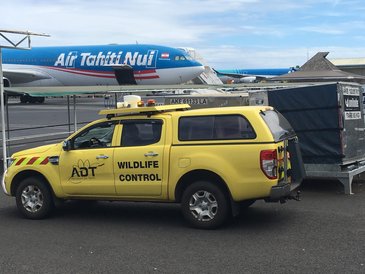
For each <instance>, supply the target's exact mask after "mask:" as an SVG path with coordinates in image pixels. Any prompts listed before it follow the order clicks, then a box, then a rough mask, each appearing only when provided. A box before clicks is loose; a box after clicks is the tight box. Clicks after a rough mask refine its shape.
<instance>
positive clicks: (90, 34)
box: [0, 0, 365, 69]
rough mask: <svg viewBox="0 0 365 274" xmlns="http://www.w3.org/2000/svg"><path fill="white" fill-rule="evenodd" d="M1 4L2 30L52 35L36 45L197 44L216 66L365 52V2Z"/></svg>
mask: <svg viewBox="0 0 365 274" xmlns="http://www.w3.org/2000/svg"><path fill="white" fill-rule="evenodd" d="M0 9H1V17H0V29H7V30H23V31H25V30H27V31H31V32H36V33H47V34H50V35H51V37H33V38H32V46H33V47H36V46H58V45H89V44H90V45H103V44H112V43H113V44H134V43H139V44H158V45H166V46H172V47H192V48H195V49H196V51H197V52H198V53H199V54H200V55H201V56H202V57H203V58H204V60H205V62H206V63H207V64H208V65H210V66H211V67H214V68H216V69H230V68H286V67H292V66H300V65H302V64H304V63H305V62H306V61H307V60H308V58H310V57H312V56H313V55H314V54H315V53H317V52H318V51H328V52H330V54H329V55H328V56H327V58H328V59H330V60H331V59H337V58H360V57H365V45H364V44H365V2H364V1H363V0H347V1H341V0H300V1H290V0H127V1H126V0H103V1H100V0H6V1H2V3H1V6H0ZM0 44H3V43H1V40H0Z"/></svg>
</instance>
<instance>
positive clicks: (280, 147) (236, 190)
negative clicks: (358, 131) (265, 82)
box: [2, 103, 303, 228]
mask: <svg viewBox="0 0 365 274" xmlns="http://www.w3.org/2000/svg"><path fill="white" fill-rule="evenodd" d="M189 108H190V107H189V105H186V104H180V105H165V106H154V105H153V103H151V105H149V106H142V107H140V106H132V107H131V106H130V105H128V104H127V105H125V107H123V108H117V109H107V110H102V111H100V114H101V115H104V117H105V118H103V119H100V120H97V121H94V122H92V123H90V124H88V125H86V126H85V127H83V128H82V129H80V130H79V131H77V132H75V133H74V134H72V135H71V136H70V137H69V138H67V139H66V140H65V141H63V142H62V143H58V144H53V145H46V146H41V147H37V148H33V149H28V150H24V151H20V152H17V153H15V154H13V155H12V157H11V159H10V162H9V168H8V169H7V171H6V172H5V174H4V176H3V181H2V187H3V190H4V192H5V193H6V194H7V195H11V196H15V199H16V204H17V207H18V209H19V211H20V212H21V213H22V214H23V215H24V216H25V217H26V218H30V219H41V218H45V217H47V216H48V215H50V213H51V212H52V211H53V210H54V208H55V200H59V199H61V200H69V199H89V200H90V199H92V200H108V201H114V200H124V201H126V200H127V201H151V202H176V203H181V209H182V213H183V215H184V217H185V218H186V220H187V221H188V222H189V223H190V224H191V225H192V226H194V227H198V228H216V227H218V226H220V225H222V224H223V223H224V222H225V221H226V220H227V218H229V217H230V216H232V214H236V213H237V208H239V207H240V205H246V206H249V205H250V204H252V203H253V202H254V201H255V200H257V199H265V200H266V201H281V202H284V201H285V200H287V199H288V198H290V197H293V195H292V193H293V190H294V189H295V188H296V187H298V185H299V184H300V182H301V179H302V174H303V173H302V170H303V168H302V166H303V164H302V162H301V157H300V153H299V149H298V142H297V139H296V135H295V133H294V131H293V130H292V128H291V127H290V125H289V123H288V122H287V120H286V119H285V118H284V117H283V116H282V115H281V114H280V113H278V112H276V111H275V110H274V109H273V108H272V107H266V106H259V107H225V108H208V109H197V110H189Z"/></svg>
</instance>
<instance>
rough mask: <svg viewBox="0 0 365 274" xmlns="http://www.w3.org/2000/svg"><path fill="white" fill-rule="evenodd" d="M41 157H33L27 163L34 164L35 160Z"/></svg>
mask: <svg viewBox="0 0 365 274" xmlns="http://www.w3.org/2000/svg"><path fill="white" fill-rule="evenodd" d="M38 158H39V157H33V158H32V159H30V160H29V161H28V163H27V165H33V163H34V162H35V161H37V159H38Z"/></svg>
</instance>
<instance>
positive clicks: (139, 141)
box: [121, 120, 162, 147]
mask: <svg viewBox="0 0 365 274" xmlns="http://www.w3.org/2000/svg"><path fill="white" fill-rule="evenodd" d="M122 124H123V130H122V139H121V146H124V147H130V146H146V145H151V144H154V143H157V142H159V141H160V139H161V130H162V121H160V120H133V121H124V122H122Z"/></svg>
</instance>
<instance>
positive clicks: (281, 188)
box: [268, 183, 300, 202]
mask: <svg viewBox="0 0 365 274" xmlns="http://www.w3.org/2000/svg"><path fill="white" fill-rule="evenodd" d="M299 186H300V183H291V184H289V183H285V184H280V185H277V186H273V187H272V188H271V192H270V197H269V199H268V201H270V202H278V201H283V200H286V199H290V197H293V193H294V191H295V190H296V189H297V188H298V187H299Z"/></svg>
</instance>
